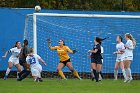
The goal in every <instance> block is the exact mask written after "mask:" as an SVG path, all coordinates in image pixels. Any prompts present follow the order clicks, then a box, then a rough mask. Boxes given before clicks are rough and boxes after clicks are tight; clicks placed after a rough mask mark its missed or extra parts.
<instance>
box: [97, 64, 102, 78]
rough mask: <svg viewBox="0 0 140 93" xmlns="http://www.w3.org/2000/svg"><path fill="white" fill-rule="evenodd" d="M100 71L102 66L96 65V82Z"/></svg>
mask: <svg viewBox="0 0 140 93" xmlns="http://www.w3.org/2000/svg"><path fill="white" fill-rule="evenodd" d="M101 70H102V64H97V70H96V71H97V72H96V74H97V78H98V80H99V74H100V72H101Z"/></svg>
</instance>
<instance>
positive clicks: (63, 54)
mask: <svg viewBox="0 0 140 93" xmlns="http://www.w3.org/2000/svg"><path fill="white" fill-rule="evenodd" d="M50 49H51V50H57V53H58V55H59V59H60V61H61V62H63V61H66V60H68V59H69V58H70V57H69V55H68V52H72V50H71V49H70V48H69V47H68V46H63V47H60V46H55V47H50Z"/></svg>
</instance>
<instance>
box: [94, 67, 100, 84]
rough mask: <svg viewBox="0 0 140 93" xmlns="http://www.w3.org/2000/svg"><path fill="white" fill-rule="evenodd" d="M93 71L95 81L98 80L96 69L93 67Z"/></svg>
mask: <svg viewBox="0 0 140 93" xmlns="http://www.w3.org/2000/svg"><path fill="white" fill-rule="evenodd" d="M93 73H94V76H95V79H96V82H98V78H99V73H96V70H95V69H93Z"/></svg>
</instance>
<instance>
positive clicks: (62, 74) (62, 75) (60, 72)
mask: <svg viewBox="0 0 140 93" xmlns="http://www.w3.org/2000/svg"><path fill="white" fill-rule="evenodd" d="M58 74H59V75H60V76H61V77H62V78H63V79H65V78H66V77H65V75H64V73H63V72H62V71H61V70H59V71H58Z"/></svg>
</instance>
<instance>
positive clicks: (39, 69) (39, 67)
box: [38, 65, 43, 82]
mask: <svg viewBox="0 0 140 93" xmlns="http://www.w3.org/2000/svg"><path fill="white" fill-rule="evenodd" d="M41 72H42V66H41V65H38V80H39V82H43V80H42V77H41Z"/></svg>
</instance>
